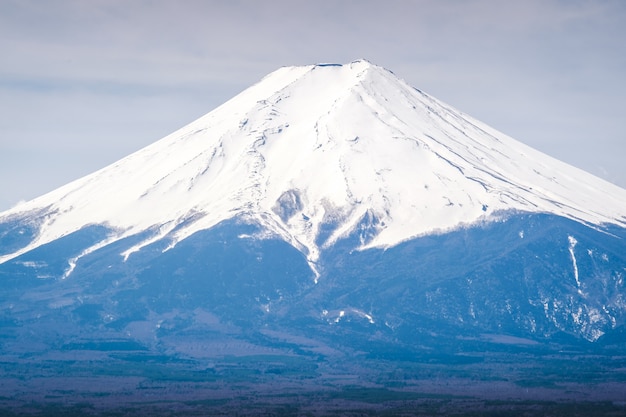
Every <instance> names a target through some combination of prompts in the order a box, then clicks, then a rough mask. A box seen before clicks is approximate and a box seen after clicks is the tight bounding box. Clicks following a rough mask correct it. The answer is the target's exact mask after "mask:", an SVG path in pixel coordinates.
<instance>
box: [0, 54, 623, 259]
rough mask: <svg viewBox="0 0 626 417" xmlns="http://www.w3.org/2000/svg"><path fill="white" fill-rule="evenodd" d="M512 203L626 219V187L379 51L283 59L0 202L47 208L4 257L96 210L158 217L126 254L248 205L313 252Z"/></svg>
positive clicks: (143, 222)
mask: <svg viewBox="0 0 626 417" xmlns="http://www.w3.org/2000/svg"><path fill="white" fill-rule="evenodd" d="M508 209H514V210H523V211H532V212H550V213H554V214H557V215H562V216H565V217H569V218H572V219H577V220H580V221H584V222H587V223H592V224H601V223H614V224H619V225H622V226H626V217H624V216H625V214H626V190H624V189H621V188H619V187H617V186H614V185H612V184H610V183H608V182H605V181H603V180H601V179H599V178H596V177H594V176H591V175H590V174H587V173H585V172H583V171H581V170H579V169H576V168H574V167H572V166H569V165H567V164H564V163H562V162H559V161H557V160H555V159H553V158H551V157H549V156H547V155H545V154H542V153H540V152H538V151H536V150H534V149H532V148H530V147H528V146H525V145H523V144H521V143H519V142H517V141H515V140H513V139H511V138H510V137H508V136H506V135H503V134H502V133H499V132H497V131H495V130H494V129H492V128H490V127H488V126H486V125H484V124H482V123H480V122H479V121H477V120H475V119H473V118H471V117H469V116H467V115H465V114H463V113H461V112H459V111H458V110H456V109H453V108H451V107H449V106H447V105H446V104H444V103H442V102H440V101H438V100H436V99H435V98H433V97H431V96H429V95H427V94H425V93H423V92H421V91H418V90H415V89H413V88H412V87H410V86H408V85H407V84H406V83H404V82H403V81H402V80H400V79H398V78H397V77H396V76H395V75H394V74H393V73H391V72H389V71H387V70H385V69H383V68H381V67H377V66H375V65H372V64H370V63H369V62H367V61H355V62H353V63H350V64H347V65H311V66H303V67H285V68H281V69H279V70H277V71H275V72H273V73H271V74H269V75H268V76H267V77H265V78H264V79H263V80H261V81H260V82H259V83H258V84H256V85H254V86H252V87H251V88H249V89H247V90H245V91H244V92H242V93H241V94H239V95H237V96H236V97H234V98H233V99H231V100H230V101H228V102H227V103H225V104H223V105H222V106H220V107H218V108H217V109H215V110H214V111H212V112H211V113H209V114H207V115H205V116H204V117H202V118H200V119H198V120H196V121H195V122H193V123H191V124H189V125H188V126H186V127H184V128H182V129H180V130H179V131H177V132H174V133H172V134H171V135H169V136H167V137H165V138H164V139H162V140H160V141H158V142H155V143H154V144H152V145H150V146H148V147H146V148H144V149H142V150H140V151H138V152H136V153H134V154H132V155H130V156H128V157H126V158H124V159H122V160H120V161H118V162H116V163H114V164H112V165H110V166H108V167H106V168H104V169H102V170H100V171H97V172H95V173H93V174H91V175H89V176H86V177H84V178H81V179H79V180H77V181H74V182H72V183H70V184H68V185H66V186H64V187H61V188H59V189H57V190H55V191H53V192H51V193H49V194H46V195H44V196H42V197H39V198H37V199H35V200H32V201H30V202H28V203H24V204H22V205H20V206H18V207H15V208H13V209H11V210H9V211H7V212H4V213H2V214H0V222H2V221H6V220H8V219H11V218H13V217H24V216H28V213H38V214H37V215H33V216H32V219H31V220H32V222H34V223H39V224H40V226H39V234H38V236H37V237H36V238H35V240H33V241H32V242H31V243H30V244H28V245H27V246H25V247H24V248H22V249H20V250H17V251H15V252H12V253H7V254H4V256H0V263H2V262H5V261H7V260H9V259H12V258H14V257H16V256H18V255H20V254H21V253H24V252H27V251H29V250H31V249H33V248H36V247H38V246H40V245H42V244H45V243H48V242H51V241H53V240H55V239H57V238H59V237H61V236H64V235H67V234H69V233H71V232H73V231H76V230H78V229H80V228H82V227H83V226H85V225H89V224H105V225H107V226H109V227H110V228H111V229H112V230H113V231H112V234H111V236H109V237H108V240H107V243H108V242H112V241H115V240H117V239H120V238H122V237H125V236H129V235H133V234H136V233H140V232H143V231H146V230H149V231H150V232H151V236H150V237H149V238H147V239H146V240H145V241H143V242H142V243H140V244H138V245H137V246H135V247H133V248H130V249H129V250H128V251H126V252H125V253H124V254H123V256H125V257H128V256H131V254H132V253H133V252H134V251H136V250H140V249H141V248H142V247H143V246H145V245H147V244H149V243H151V242H153V241H156V240H159V239H162V238H164V237H166V236H167V237H168V238H169V239H172V242H171V244H172V245H175V244H176V242H177V241H180V240H181V239H184V238H186V237H188V236H189V235H191V234H192V233H194V232H196V231H198V230H202V229H207V228H210V227H212V226H214V225H215V224H217V223H218V222H220V221H222V220H226V219H229V218H232V217H234V216H236V215H245V216H248V217H249V218H250V219H251V220H255V221H260V222H261V223H262V224H264V225H265V226H266V227H267V229H268V230H270V231H271V232H272V233H274V234H277V235H279V236H281V237H283V238H284V239H285V240H287V241H288V242H290V243H291V244H292V245H294V246H295V247H296V248H298V249H300V250H301V251H303V252H304V253H306V254H307V256H308V257H309V259H310V261H311V262H315V260H316V259H317V258H318V256H319V253H320V250H322V249H323V248H324V247H325V246H329V245H332V244H333V243H334V242H336V240H337V239H339V238H340V237H342V236H345V235H346V234H348V233H350V232H352V231H354V230H363V233H361V235H360V236H361V243H362V247H371V246H390V245H394V244H397V243H399V242H401V241H403V240H406V239H408V238H411V237H413V236H417V235H423V234H427V233H432V232H435V231H442V230H449V229H452V228H455V227H458V226H459V225H461V224H469V223H472V222H476V221H478V220H480V219H483V218H486V217H489V216H490V215H491V214H492V213H493V212H495V211H499V210H508ZM42 213H43V214H42ZM366 226H367V227H366ZM322 230H323V231H324V232H323V233H321V231H322ZM99 245H102V243H99V244H98V247H99ZM89 251H90V250H89V249H88V250H87V251H86V253H88V252H89ZM75 261H76V260H74V262H75Z"/></svg>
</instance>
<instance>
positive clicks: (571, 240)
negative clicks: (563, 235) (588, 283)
mask: <svg viewBox="0 0 626 417" xmlns="http://www.w3.org/2000/svg"><path fill="white" fill-rule="evenodd" d="M567 240H568V242H569V247H568V250H569V254H570V257H571V258H572V264H573V266H574V279H575V280H576V287H577V288H578V293H579V294H581V295H582V291H581V289H580V279H579V278H578V264H577V263H576V255H575V254H574V248H575V247H576V244H577V243H578V241H577V240H576V238H574V236H567Z"/></svg>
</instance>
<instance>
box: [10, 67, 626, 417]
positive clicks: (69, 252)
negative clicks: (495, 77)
mask: <svg viewBox="0 0 626 417" xmlns="http://www.w3.org/2000/svg"><path fill="white" fill-rule="evenodd" d="M625 278H626V190H624V189H621V188H619V187H617V186H615V185H612V184H610V183H607V182H605V181H603V180H601V179H599V178H596V177H594V176H592V175H590V174H587V173H585V172H583V171H581V170H579V169H576V168H574V167H572V166H569V165H567V164H564V163H562V162H560V161H557V160H555V159H553V158H551V157H549V156H547V155H545V154H543V153H540V152H538V151H536V150H534V149H531V148H529V147H528V146H525V145H523V144H522V143H520V142H517V141H515V140H514V139H512V138H510V137H508V136H506V135H504V134H502V133H500V132H498V131H496V130H494V129H492V128H490V127H489V126H486V125H485V124H483V123H481V122H479V121H477V120H475V119H473V118H471V117H470V116H468V115H466V114H464V113H462V112H460V111H458V110H456V109H454V108H452V107H450V106H448V105H446V104H444V103H442V102H440V101H438V100H437V99H435V98H433V97H431V96H429V95H427V94H425V93H423V92H421V91H419V90H416V89H414V88H412V87H410V86H408V85H407V84H406V83H405V82H403V81H402V80H400V79H399V78H397V77H396V76H395V75H394V74H393V73H391V72H389V71H387V70H385V69H383V68H381V67H378V66H375V65H373V64H371V63H369V62H367V61H355V62H352V63H350V64H346V65H330V64H323V65H310V66H303V67H286V68H281V69H279V70H277V71H276V72H273V73H271V74H269V75H268V76H266V77H265V78H264V79H262V80H261V81H260V82H259V83H257V84H256V85H254V86H252V87H250V88H249V89H247V90H245V91H243V92H242V93H241V94H239V95H237V96H236V97H234V98H233V99H232V100H230V101H228V102H226V103H225V104H223V105H222V106H220V107H218V108H217V109H215V110H214V111H212V112H210V113H208V114H207V115H206V116H204V117H202V118H200V119H198V120H196V121H195V122H193V123H191V124H189V125H188V126H185V127H183V128H182V129H180V130H179V131H177V132H174V133H172V134H171V135H169V136H167V137H165V138H163V139H161V140H160V141H157V142H155V143H154V144H152V145H150V146H148V147H146V148H144V149H141V150H139V151H138V152H135V153H133V154H131V155H129V156H128V157H126V158H123V159H121V160H119V161H118V162H116V163H114V164H112V165H110V166H108V167H105V168H103V169H101V170H99V171H97V172H94V173H93V174H91V175H88V176H86V177H84V178H81V179H78V180H76V181H74V182H72V183H70V184H67V185H65V186H63V187H61V188H59V189H57V190H54V191H52V192H50V193H48V194H46V195H44V196H41V197H39V198H37V199H34V200H32V201H29V202H26V203H23V204H21V205H19V206H17V207H14V208H12V209H11V210H8V211H5V212H3V213H0V288H1V289H2V291H0V327H1V328H2V332H1V333H0V362H2V364H3V366H2V367H0V378H2V380H3V384H0V385H1V386H0V413H1V412H2V410H3V408H2V404H3V402H7V401H9V402H10V404H14V403H15V402H16V401H22V402H23V403H24V404H26V405H25V407H26V408H25V409H28V410H32V407H33V406H32V404H33V403H32V401H33V398H35V399H40V401H43V402H47V401H55V399H58V398H59V397H60V395H62V396H63V397H64V398H66V397H67V396H68V395H69V394H68V392H70V393H72V394H71V395H74V396H75V397H74V398H75V400H76V402H77V403H80V404H83V403H84V402H85V401H87V400H89V401H93V402H97V401H105V402H106V401H110V404H115V405H116V406H117V405H119V404H123V403H125V402H128V403H131V404H132V405H133V406H135V405H136V404H139V403H140V402H141V401H149V402H150V404H154V403H153V401H154V400H155V399H156V398H163V401H165V403H164V407H165V408H167V407H171V406H172V404H171V403H170V402H168V401H169V400H167V399H166V396H167V395H166V394H168V393H170V394H171V393H178V392H179V391H180V390H181V389H182V388H181V387H183V386H186V387H192V388H189V390H190V391H189V393H187V394H185V395H190V396H193V398H194V399H200V400H202V401H204V400H205V399H206V397H203V396H204V395H208V396H209V397H210V398H212V399H217V400H219V401H215V402H211V401H209V402H207V403H206V404H213V405H216V406H217V405H219V404H224V402H223V401H226V402H228V401H230V400H228V398H230V399H233V398H235V399H241V398H243V397H242V392H241V389H244V388H245V389H247V390H248V391H250V392H252V393H253V394H252V395H250V398H262V397H258V396H257V394H258V393H259V392H267V391H266V390H272V392H274V393H276V392H281V393H282V392H283V390H282V388H283V387H284V388H286V391H284V392H291V391H289V390H295V392H297V393H298V394H297V395H298V400H297V401H300V399H301V397H300V392H301V391H302V390H303V389H304V390H309V391H311V392H314V397H315V398H320V397H319V396H318V395H319V391H317V390H319V389H320V387H331V388H332V387H334V388H332V389H337V390H338V391H333V394H332V395H331V396H334V395H335V394H336V392H340V391H341V388H342V387H345V386H348V387H350V389H353V388H354V386H355V385H357V386H358V385H359V384H361V385H362V386H363V387H366V388H367V389H370V388H372V387H381V386H382V387H395V388H397V387H403V388H402V390H404V391H403V392H404V394H406V392H409V391H410V390H411V389H414V390H417V391H420V390H423V389H424V385H420V382H419V381H427V384H426V386H427V390H430V389H431V387H432V386H433V385H432V383H433V381H435V382H437V381H443V382H441V383H440V384H439V387H440V389H441V390H443V391H441V392H445V393H448V394H454V395H458V394H464V393H465V394H467V392H466V391H463V390H467V389H468V388H467V387H468V386H471V387H475V386H481V387H483V388H485V387H486V388H485V389H484V391H485V392H489V393H491V392H493V388H494V387H495V388H497V389H500V388H502V387H503V386H504V387H505V388H506V389H505V390H504V391H503V394H502V397H504V398H507V399H508V398H510V396H509V395H510V394H511V393H520V392H522V391H521V390H520V389H519V388H520V387H524V388H525V392H526V393H528V388H529V387H530V388H531V389H536V387H537V386H542V387H543V386H548V387H549V388H550V390H552V391H551V393H555V392H557V391H558V392H559V395H563V396H569V398H571V397H572V396H574V397H575V398H574V399H575V400H579V399H580V398H582V397H580V395H583V394H581V393H588V392H596V393H598V392H600V391H602V392H601V394H602V395H604V396H603V397H602V398H604V399H609V400H613V399H616V400H619V401H623V392H624V376H623V375H624V373H623V370H624V369H626V360H624V359H623V358H626V338H624V335H625V334H626V279H625ZM433 376H435V380H433ZM85 377H87V379H85ZM85 381H89V382H88V383H85ZM155 381H156V382H155ZM494 381H495V382H494ZM590 381H591V382H593V384H596V385H590ZM605 382H606V383H607V384H608V385H606V386H604V385H602V386H601V385H597V384H601V383H605ZM231 383H232V384H231ZM459 384H461V385H459ZM507 384H508V385H507ZM561 384H563V385H561ZM576 384H578V385H576ZM87 386H89V387H90V388H85V387H87ZM459 386H462V387H464V388H462V389H461V388H459V389H460V391H457V390H455V389H456V388H454V387H459ZM68 387H78V388H76V389H77V390H78V391H75V392H74V391H71V389H70V388H68ZM91 387H105V388H102V392H100V391H99V392H97V393H95V394H94V392H95V391H89V392H86V391H84V390H86V389H91ZM106 387H110V388H106ZM114 387H120V388H119V390H117V391H116V389H117V388H114ZM124 387H126V388H124ZM242 387H243V388H242ZM416 387H417V388H416ZM605 387H606V388H607V390H604V388H605ZM81 389H82V390H83V391H80V390H81ZM93 389H95V388H93ZM205 389H206V390H208V391H206V390H205ZM203 390H205V391H203ZM264 390H265V391H264ZM611 390H614V391H611ZM207 392H208V393H207ZM420 392H421V391H420ZM428 392H431V391H428ZM433 392H434V391H433ZM437 392H439V391H437ZM613 392H617V394H616V395H613V394H612V393H613ZM16 393H21V394H16ZM129 393H135V394H134V395H135V396H133V394H129ZM380 393H381V392H380V391H379V392H378V394H380ZM535 393H536V392H535ZM352 394H354V392H353V391H352V392H351V393H349V395H348V398H351V399H352V400H354V399H355V398H360V395H358V396H357V397H354V396H352ZM357 394H358V392H357ZM404 394H402V395H404ZM164 395H165V397H164ZM172 395H173V394H172ZM394 395H396V394H394ZM397 395H400V394H397ZM470 395H474V394H472V393H470ZM489 395H491V394H489ZM527 395H529V397H528V398H534V397H533V395H534V394H533V392H531V393H530V394H527ZM584 395H587V394H584ZM496 397H497V395H496ZM185 398H187V397H185ZM333 398H335V397H333ZM391 398H404V397H398V396H393V397H391ZM438 398H439V397H438ZM463 398H464V399H465V398H466V397H463ZM86 399H87V400H86ZM202 401H201V403H202ZM237 401H239V400H236V401H235V405H234V406H233V408H232V409H230V410H218V411H219V412H217V411H216V410H211V412H206V413H204V414H206V415H229V414H234V412H233V410H240V409H242V408H241V407H240V404H239V403H237ZM281 401H282V399H281ZM446 401H447V400H446ZM329 403H330V402H329ZM194 404H195V405H197V404H198V403H196V402H191V403H185V404H184V407H183V408H180V409H181V410H189V409H190V408H189V407H193V406H194ZM429 404H430V403H429ZM446 404H447V403H446ZM462 405H463V406H465V403H463V404H462ZM244 408H245V407H244ZM281 410H282V411H281V412H276V413H265V414H264V415H268V414H283V412H286V411H285V410H287V409H281ZM380 410H381V409H377V411H380ZM429 410H430V409H429ZM18 411H19V410H18ZM126 411H127V410H126ZM126 411H123V412H121V413H120V415H122V414H123V415H128V414H127V413H126ZM142 411H143V410H142ZM169 411H171V410H169V409H168V412H167V413H163V415H172V414H171V413H169ZM112 414H113V413H112ZM200 414H201V413H199V414H198V415H200ZM11 415H19V413H15V412H13V411H12V414H11ZM90 415H91V414H90ZM322 415H328V414H324V413H322Z"/></svg>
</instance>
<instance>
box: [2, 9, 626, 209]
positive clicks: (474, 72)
mask: <svg viewBox="0 0 626 417" xmlns="http://www.w3.org/2000/svg"><path fill="white" fill-rule="evenodd" d="M0 52H1V57H0V110H1V111H0V210H4V209H8V208H9V207H11V206H13V205H14V204H16V203H18V202H19V201H20V200H28V199H32V198H34V197H37V196H38V195H41V194H44V193H46V192H48V191H51V190H53V189H54V188H57V187H59V186H61V185H63V184H65V183H67V182H69V181H71V180H74V179H77V178H79V177H82V176H84V175H86V174H89V173H91V172H93V171H95V170H97V169H99V168H102V167H104V166H106V165H108V164H110V163H112V162H114V161H116V160H117V159H119V158H122V157H124V156H126V155H128V154H129V153H131V152H133V151H136V150H138V149H140V148H142V147H143V146H145V145H148V144H150V143H152V142H154V141H156V140H158V139H161V138H162V137H163V136H165V135H167V134H168V133H171V132H172V131H174V130H176V129H178V128H180V127H182V126H183V125H185V124H187V123H189V122H191V121H193V120H194V119H196V118H198V117H200V116H202V115H203V114H206V113H208V112H209V111H211V110H212V109H214V108H215V107H217V106H218V105H220V104H221V103H223V102H224V101H226V100H228V99H229V98H231V97H233V96H234V95H236V94H237V93H239V92H240V91H242V90H243V89H245V88H247V87H248V86H250V85H252V84H254V83H255V82H257V81H259V80H260V79H261V78H262V77H263V76H265V75H266V74H268V73H269V72H271V71H274V70H275V69H277V68H279V67H281V66H285V65H304V64H314V63H319V62H334V63H347V62H350V61H353V60H355V59H359V58H364V59H367V60H369V61H371V62H372V63H374V64H377V65H380V66H383V67H385V68H387V69H390V70H392V71H393V72H394V73H395V74H396V75H397V76H399V77H400V78H403V79H404V80H406V81H407V82H408V83H409V84H411V85H413V86H414V87H416V88H419V89H421V90H423V91H425V92H427V93H429V94H431V95H433V96H435V97H437V98H439V99H440V100H443V101H444V102H446V103H448V104H450V105H452V106H453V107H456V108H458V109H460V110H462V111H463V112H465V113H468V114H470V115H471V116H474V117H476V118H478V119H480V120H482V121H483V122H485V123H487V124H489V125H491V126H493V127H494V128H496V129H498V130H500V131H502V132H504V133H506V134H508V135H510V136H512V137H514V138H515V139H517V140H520V141H522V142H524V143H526V144H528V145H530V146H533V147H535V148H537V149H539V150H541V151H543V152H545V153H547V154H549V155H552V156H554V157H556V158H558V159H561V160H563V161H565V162H568V163H570V164H572V165H575V166H577V167H579V168H582V169H584V170H586V171H589V172H591V173H592V174H594V175H597V176H600V177H602V178H604V179H606V180H608V181H611V182H614V183H616V184H618V185H620V186H622V187H626V163H625V162H624V160H625V159H626V115H624V114H623V112H624V108H625V106H624V98H626V2H624V1H622V0H614V1H609V0H607V1H602V0H597V1H582V0H562V1H559V0H524V1H518V0H511V1H506V0H467V1H463V0H449V1H446V0H415V1H411V0H403V1H394V0H380V1H373V0H343V1H342V0H336V1H330V0H317V1H311V0H309V1H298V0H290V1H287V0H284V1H282V0H280V1H279V0H276V1H272V0H266V1H256V0H248V1H246V0H239V1H233V0H224V1H217V0H216V1H200V0H198V1H195V0H188V1H185V0H178V1H165V0H153V1H150V0H58V1H55V0H47V1H41V0H31V1H29V0H0Z"/></svg>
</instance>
